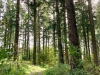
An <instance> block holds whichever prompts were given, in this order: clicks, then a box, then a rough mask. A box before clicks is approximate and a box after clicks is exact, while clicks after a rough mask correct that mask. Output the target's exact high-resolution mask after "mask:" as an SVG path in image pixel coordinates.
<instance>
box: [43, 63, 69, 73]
mask: <svg viewBox="0 0 100 75" xmlns="http://www.w3.org/2000/svg"><path fill="white" fill-rule="evenodd" d="M69 69H70V67H69V65H67V64H59V65H57V66H55V67H53V68H50V69H47V70H46V71H45V72H44V74H43V75H66V73H67V71H68V70H69Z"/></svg>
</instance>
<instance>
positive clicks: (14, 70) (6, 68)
mask: <svg viewBox="0 0 100 75" xmlns="http://www.w3.org/2000/svg"><path fill="white" fill-rule="evenodd" d="M0 75H25V72H24V70H23V69H22V67H21V66H20V67H18V63H16V62H9V61H5V60H4V61H1V63H0Z"/></svg>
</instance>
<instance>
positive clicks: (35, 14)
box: [33, 0, 37, 65]
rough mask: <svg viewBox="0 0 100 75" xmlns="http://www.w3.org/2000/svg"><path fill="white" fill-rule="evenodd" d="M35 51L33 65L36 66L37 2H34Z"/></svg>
mask: <svg viewBox="0 0 100 75" xmlns="http://www.w3.org/2000/svg"><path fill="white" fill-rule="evenodd" d="M33 10H34V49H33V64H34V65H36V34H37V32H36V26H37V7H36V0H34V9H33Z"/></svg>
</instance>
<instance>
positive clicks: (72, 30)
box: [66, 0, 81, 69]
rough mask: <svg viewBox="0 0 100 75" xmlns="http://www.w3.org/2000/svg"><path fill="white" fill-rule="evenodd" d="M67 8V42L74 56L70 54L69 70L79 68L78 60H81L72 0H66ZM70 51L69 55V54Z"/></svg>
mask: <svg viewBox="0 0 100 75" xmlns="http://www.w3.org/2000/svg"><path fill="white" fill-rule="evenodd" d="M66 7H67V18H68V31H69V42H70V45H71V46H72V47H74V50H71V51H73V52H74V54H70V55H71V58H70V65H71V69H74V68H81V66H79V65H80V60H81V52H80V49H79V37H78V33H77V26H76V19H75V10H74V4H73V0H66ZM71 51H70V53H71Z"/></svg>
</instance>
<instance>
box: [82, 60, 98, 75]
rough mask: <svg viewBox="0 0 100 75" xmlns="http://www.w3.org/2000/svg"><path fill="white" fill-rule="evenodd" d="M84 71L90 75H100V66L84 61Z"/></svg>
mask: <svg viewBox="0 0 100 75" xmlns="http://www.w3.org/2000/svg"><path fill="white" fill-rule="evenodd" d="M83 64H84V70H86V71H87V73H88V75H98V74H100V66H96V65H95V64H94V63H93V62H89V61H84V62H83Z"/></svg>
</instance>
